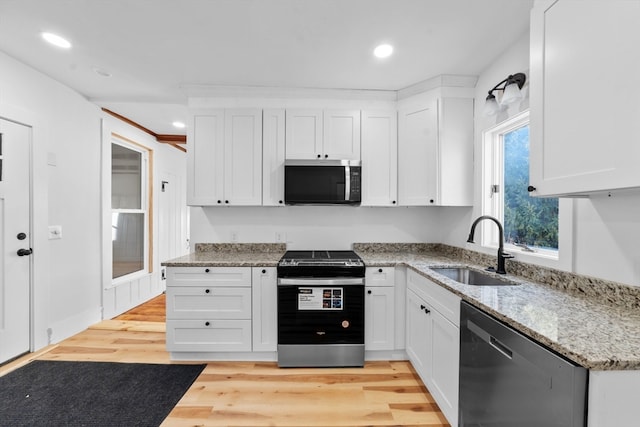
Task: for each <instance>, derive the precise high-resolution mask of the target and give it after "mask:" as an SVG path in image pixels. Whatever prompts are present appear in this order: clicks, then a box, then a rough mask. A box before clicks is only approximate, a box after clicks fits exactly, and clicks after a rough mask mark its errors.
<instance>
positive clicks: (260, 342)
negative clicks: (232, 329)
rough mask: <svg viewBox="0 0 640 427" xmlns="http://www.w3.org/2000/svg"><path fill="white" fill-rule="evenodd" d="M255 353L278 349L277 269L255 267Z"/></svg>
mask: <svg viewBox="0 0 640 427" xmlns="http://www.w3.org/2000/svg"><path fill="white" fill-rule="evenodd" d="M252 270H253V280H252V289H253V291H252V299H253V316H252V318H253V351H277V349H278V288H277V285H278V279H277V273H276V268H275V267H254V268H253V269H252Z"/></svg>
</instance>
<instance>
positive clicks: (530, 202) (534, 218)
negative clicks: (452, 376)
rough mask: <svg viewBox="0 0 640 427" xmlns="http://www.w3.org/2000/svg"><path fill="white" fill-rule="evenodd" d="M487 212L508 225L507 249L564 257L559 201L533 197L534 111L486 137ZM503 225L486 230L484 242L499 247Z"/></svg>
mask: <svg viewBox="0 0 640 427" xmlns="http://www.w3.org/2000/svg"><path fill="white" fill-rule="evenodd" d="M484 161H485V168H484V170H485V176H484V184H485V189H484V190H483V191H486V193H484V194H486V196H485V200H484V203H483V211H484V213H485V214H487V215H492V216H495V217H496V218H498V219H499V220H500V221H501V222H502V224H503V225H504V238H505V248H506V249H508V250H510V251H512V252H513V253H516V252H524V253H528V254H536V255H539V256H544V257H550V258H554V259H557V258H558V249H559V201H558V199H557V198H537V197H531V196H530V195H529V192H528V190H527V187H528V186H529V113H528V112H525V113H522V114H520V115H518V116H516V117H514V118H512V119H510V120H507V121H506V122H504V123H501V124H499V125H498V126H496V127H494V128H492V129H490V130H488V131H487V132H486V133H485V135H484ZM497 244H498V231H497V227H495V226H494V227H491V228H489V227H485V228H483V245H487V246H497Z"/></svg>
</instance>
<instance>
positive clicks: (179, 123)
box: [173, 122, 187, 129]
mask: <svg viewBox="0 0 640 427" xmlns="http://www.w3.org/2000/svg"><path fill="white" fill-rule="evenodd" d="M173 127H176V128H178V129H184V128H185V127H187V126H186V125H185V124H184V123H182V122H173Z"/></svg>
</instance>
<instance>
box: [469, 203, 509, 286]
mask: <svg viewBox="0 0 640 427" xmlns="http://www.w3.org/2000/svg"><path fill="white" fill-rule="evenodd" d="M483 219H490V220H491V221H493V222H495V223H496V225H497V226H498V233H499V235H498V268H497V269H496V270H495V272H496V273H498V274H507V272H506V270H505V269H504V260H505V259H507V258H513V255H511V254H507V253H505V252H504V229H503V228H502V224H500V221H498V220H497V219H496V218H494V217H492V216H489V215H482V216H480V217H478V218H477V219H476V220H475V221H473V224H471V231H470V232H469V238H468V239H467V242H469V243H475V242H474V241H473V235H474V234H475V232H476V225H478V223H479V222H480V221H482V220H483ZM487 270H493V267H489V268H488V269H487Z"/></svg>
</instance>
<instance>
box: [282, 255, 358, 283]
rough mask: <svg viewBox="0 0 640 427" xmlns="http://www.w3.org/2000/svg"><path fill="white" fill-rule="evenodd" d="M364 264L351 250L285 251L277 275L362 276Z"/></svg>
mask: <svg viewBox="0 0 640 427" xmlns="http://www.w3.org/2000/svg"><path fill="white" fill-rule="evenodd" d="M364 271H365V265H364V262H363V261H362V259H361V258H360V257H359V256H358V254H356V253H355V252H353V251H287V252H285V254H284V255H283V256H282V258H281V259H280V262H278V277H331V276H336V277H339V276H348V277H364Z"/></svg>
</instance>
